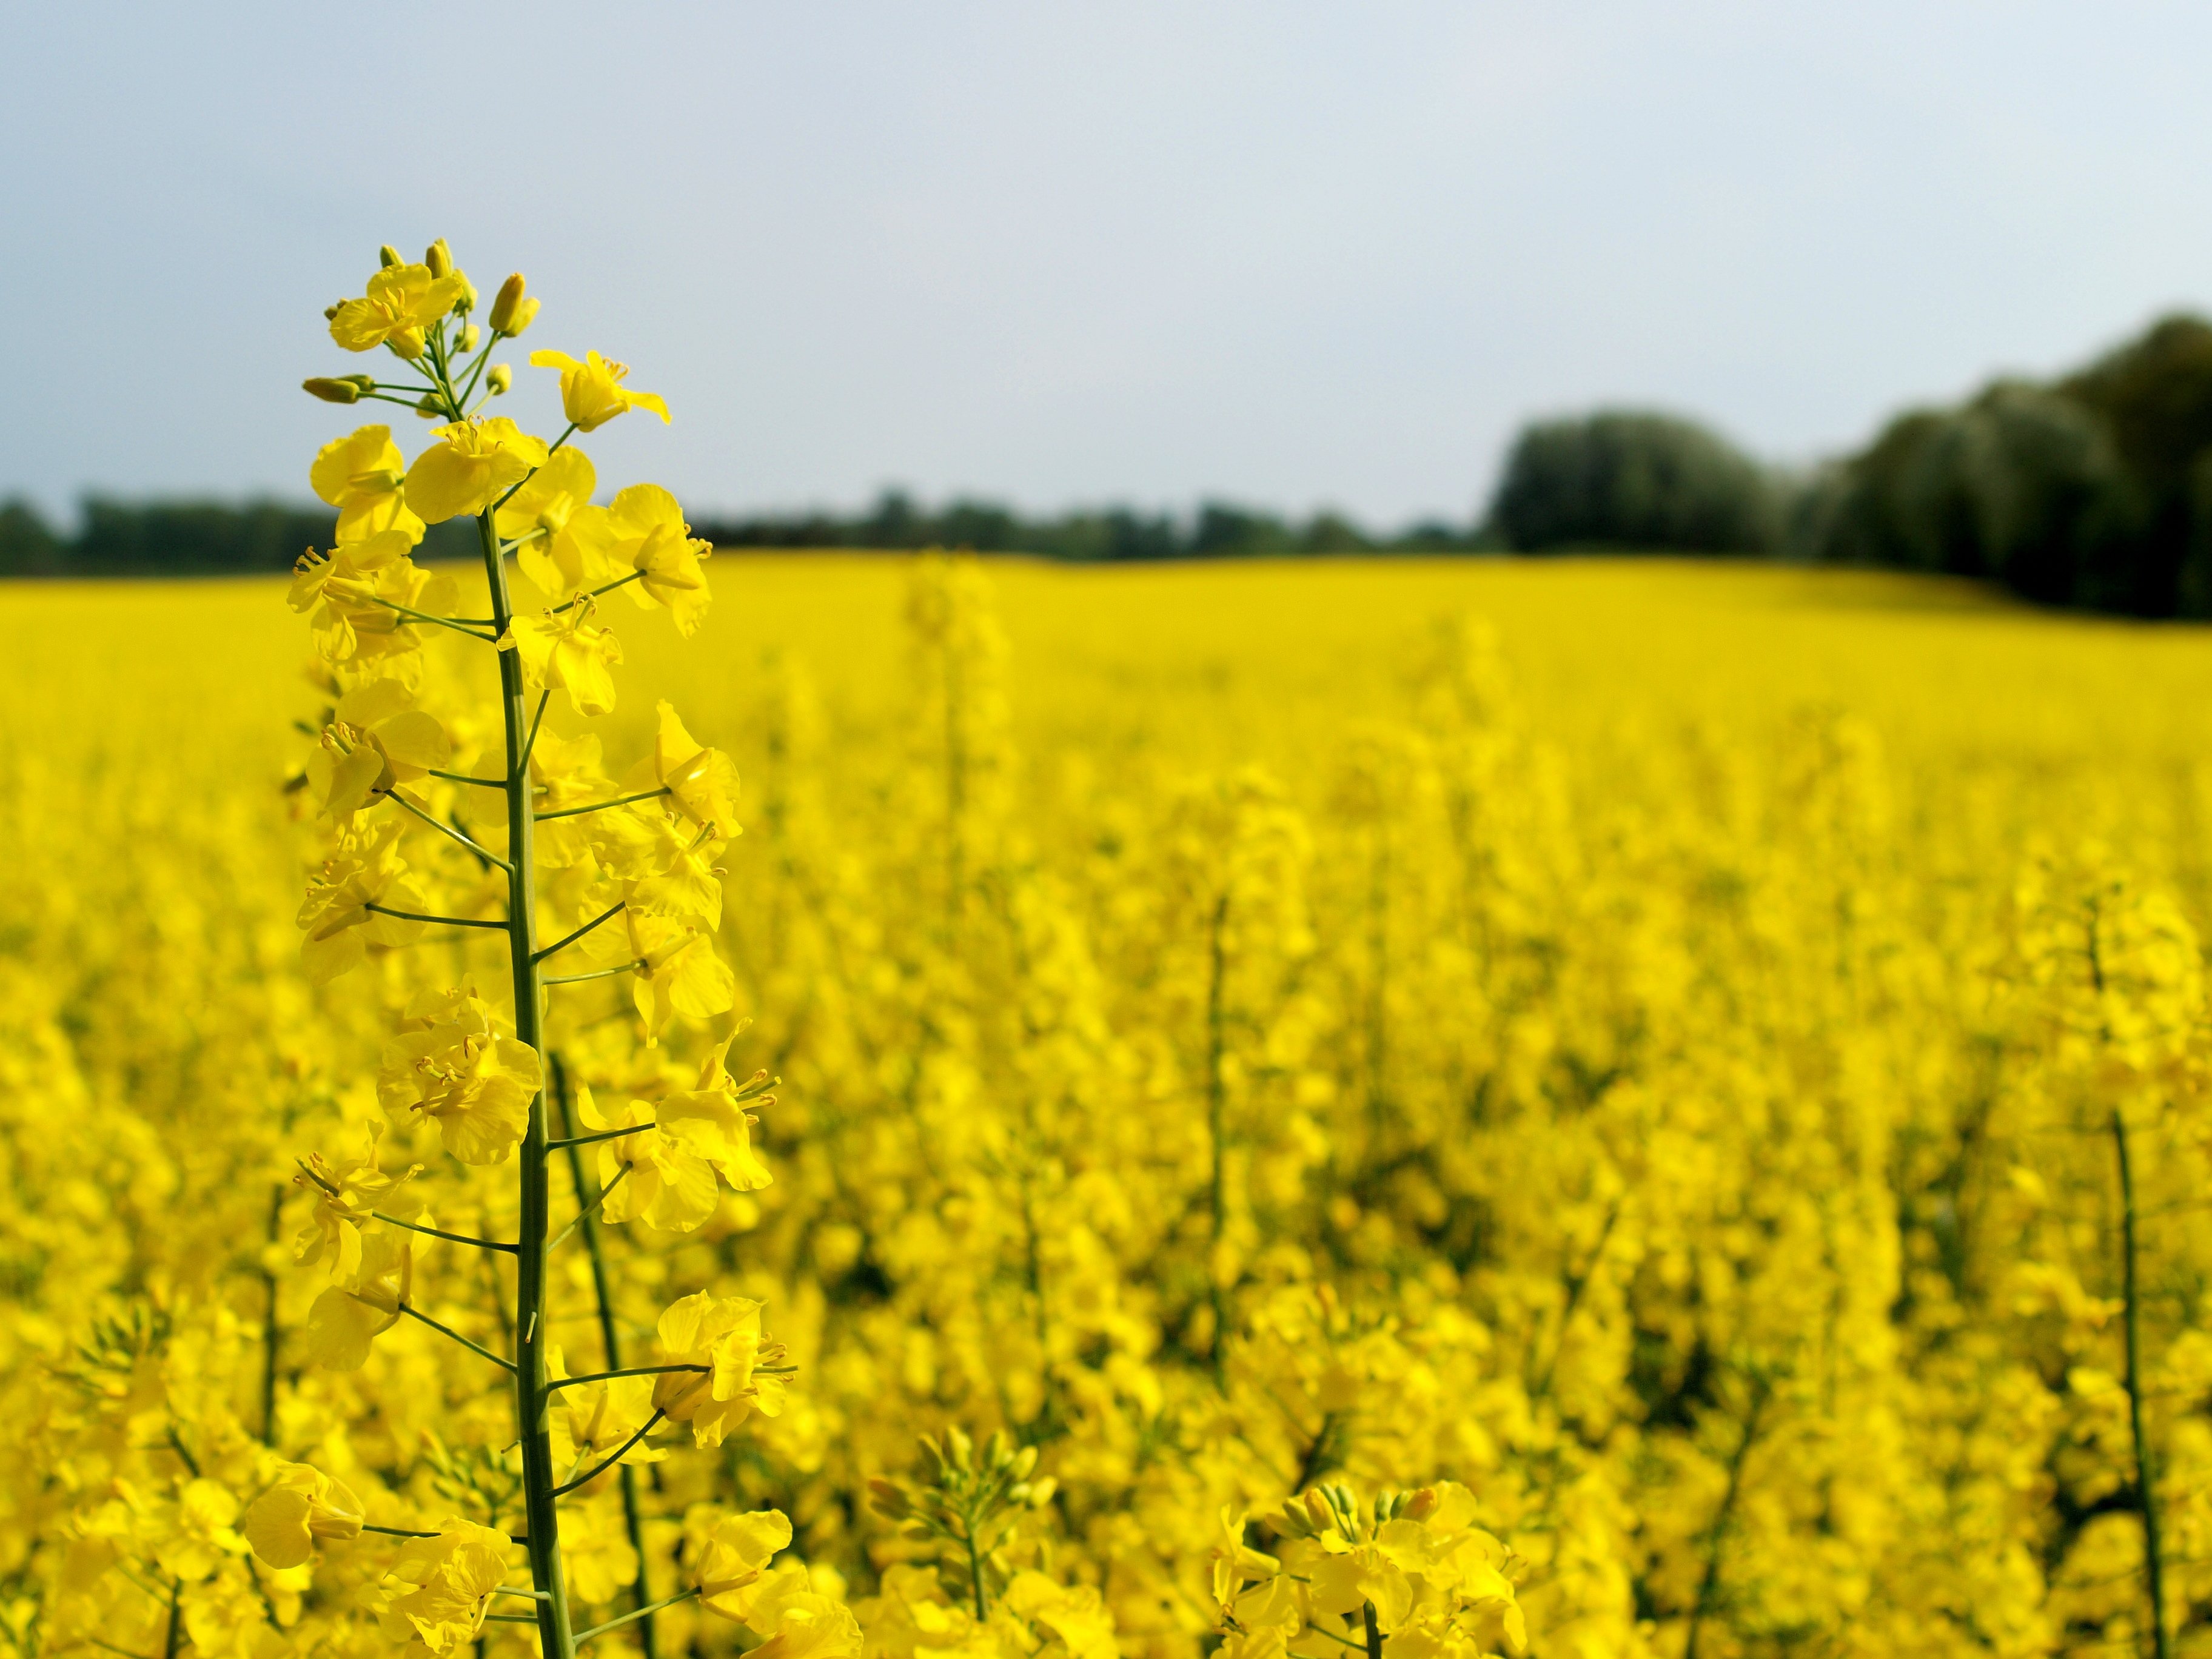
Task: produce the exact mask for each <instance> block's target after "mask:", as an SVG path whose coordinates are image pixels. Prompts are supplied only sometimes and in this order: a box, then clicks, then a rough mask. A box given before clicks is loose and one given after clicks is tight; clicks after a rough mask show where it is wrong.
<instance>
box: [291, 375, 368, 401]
mask: <svg viewBox="0 0 2212 1659" xmlns="http://www.w3.org/2000/svg"><path fill="white" fill-rule="evenodd" d="M300 390H301V391H302V392H306V393H307V395H308V396H309V397H310V398H321V399H322V400H323V401H324V402H325V403H326V404H357V403H359V402H360V401H361V388H360V387H359V386H356V385H355V384H354V383H353V381H351V380H326V379H325V378H324V377H323V376H321V375H319V374H318V375H316V376H315V377H314V378H313V380H302V381H301V382H300Z"/></svg>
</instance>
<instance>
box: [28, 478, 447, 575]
mask: <svg viewBox="0 0 2212 1659" xmlns="http://www.w3.org/2000/svg"><path fill="white" fill-rule="evenodd" d="M331 523H332V514H331V510H330V508H328V507H312V506H311V507H299V506H295V505H293V504H291V503H289V502H282V501H248V502H246V504H245V505H244V506H242V507H235V506H230V505H228V504H225V503H223V502H219V501H110V500H107V499H106V498H105V497H102V496H98V495H94V496H92V497H90V498H88V500H87V501H85V502H84V503H83V505H82V508H81V510H80V515H79V522H78V526H77V528H76V532H74V533H73V534H64V533H63V532H58V531H57V530H56V529H55V528H54V527H53V526H52V525H50V524H48V523H47V522H46V520H45V519H43V518H42V517H40V514H39V513H37V512H36V511H35V510H34V509H33V507H30V506H29V505H28V504H27V503H25V502H23V501H5V502H0V576H149V575H179V574H191V575H207V576H223V575H249V574H265V573H267V572H269V571H272V570H289V569H290V568H292V562H293V561H294V560H295V559H297V558H298V557H299V556H300V555H301V553H303V552H304V551H306V550H307V549H308V548H310V547H327V546H328V545H329V544H330V539H331ZM423 544H424V546H425V547H426V549H427V550H428V552H429V554H430V556H432V557H449V558H463V557H466V556H469V555H470V554H471V553H473V552H474V551H475V550H476V546H477V540H476V530H475V527H474V526H473V525H472V524H465V523H460V522H459V521H456V522H455V523H453V524H441V525H436V526H432V528H431V530H430V532H429V533H428V535H427V536H425V537H424V538H423Z"/></svg>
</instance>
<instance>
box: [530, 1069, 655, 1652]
mask: <svg viewBox="0 0 2212 1659" xmlns="http://www.w3.org/2000/svg"><path fill="white" fill-rule="evenodd" d="M552 1067H553V1100H554V1103H555V1104H556V1106H557V1107H558V1108H559V1109H560V1113H561V1133H562V1136H563V1137H564V1138H565V1139H567V1141H568V1147H567V1150H568V1180H569V1183H570V1185H571V1186H573V1187H574V1189H575V1194H576V1218H575V1220H574V1221H572V1222H570V1223H569V1224H568V1225H569V1226H570V1227H571V1228H577V1227H580V1228H581V1229H582V1230H583V1234H584V1252H585V1254H586V1255H588V1256H589V1257H590V1258H591V1261H592V1293H593V1300H594V1301H595V1302H596V1303H597V1304H598V1307H599V1347H600V1351H601V1352H602V1353H604V1354H605V1357H606V1362H607V1364H608V1365H609V1366H610V1367H620V1366H621V1364H622V1343H621V1341H620V1340H619V1339H618V1337H617V1334H616V1331H615V1303H614V1292H613V1290H612V1288H611V1286H610V1285H609V1283H608V1277H607V1256H606V1251H605V1248H604V1247H603V1246H602V1245H601V1243H600V1242H599V1219H598V1217H597V1214H596V1212H597V1211H598V1209H599V1200H602V1199H603V1198H605V1196H606V1194H605V1193H596V1192H595V1193H593V1194H592V1195H591V1197H590V1198H588V1199H586V1197H585V1195H584V1193H585V1188H586V1186H587V1185H588V1184H589V1183H587V1182H586V1180H585V1178H584V1155H583V1153H582V1152H580V1150H578V1147H577V1146H576V1142H575V1140H574V1135H575V1133H576V1124H575V1118H574V1114H573V1113H571V1112H570V1110H569V1109H568V1065H567V1063H566V1062H565V1061H564V1060H562V1058H561V1056H560V1055H559V1054H555V1055H553V1056H552ZM628 1174H629V1170H628V1169H627V1168H625V1169H624V1170H623V1175H628ZM620 1178H621V1177H620V1176H617V1180H619V1179H620ZM562 1237H567V1235H566V1234H565V1233H564V1234H563V1235H562ZM629 1374H630V1373H627V1372H624V1371H623V1370H619V1369H611V1370H608V1371H607V1373H606V1375H607V1376H610V1377H613V1376H625V1375H629ZM556 1386H557V1385H556ZM621 1479H622V1499H623V1526H624V1528H626V1529H627V1530H628V1532H629V1547H630V1549H631V1550H632V1551H633V1552H634V1553H635V1554H636V1556H637V1582H636V1583H635V1585H633V1586H632V1587H631V1594H632V1595H635V1597H636V1600H637V1606H638V1611H637V1612H636V1613H635V1614H633V1615H631V1616H632V1617H635V1618H637V1619H640V1620H643V1621H644V1622H643V1623H641V1625H639V1626H638V1630H637V1638H638V1645H639V1647H640V1649H641V1650H642V1655H643V1659H659V1647H658V1644H657V1643H656V1640H655V1638H654V1636H653V1618H652V1614H653V1607H652V1606H651V1605H650V1603H651V1601H652V1597H653V1585H652V1583H651V1577H650V1569H649V1568H648V1567H647V1558H646V1553H645V1516H644V1514H643V1512H642V1511H641V1510H640V1509H639V1507H638V1501H637V1470H636V1469H635V1468H633V1467H632V1466H631V1465H629V1464H628V1463H625V1464H623V1466H622V1468H621ZM601 1628H605V1626H602V1627H601ZM592 1633H593V1634H596V1633H597V1632H592ZM578 1639H579V1640H580V1639H581V1638H578Z"/></svg>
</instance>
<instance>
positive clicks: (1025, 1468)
mask: <svg viewBox="0 0 2212 1659" xmlns="http://www.w3.org/2000/svg"><path fill="white" fill-rule="evenodd" d="M1036 1465H1037V1449H1036V1447H1035V1446H1024V1447H1023V1448H1022V1449H1021V1450H1019V1451H1018V1452H1016V1453H1015V1454H1014V1461H1013V1462H1012V1466H1011V1467H1012V1469H1013V1472H1014V1479H1015V1480H1028V1479H1029V1478H1030V1470H1031V1469H1033V1468H1036Z"/></svg>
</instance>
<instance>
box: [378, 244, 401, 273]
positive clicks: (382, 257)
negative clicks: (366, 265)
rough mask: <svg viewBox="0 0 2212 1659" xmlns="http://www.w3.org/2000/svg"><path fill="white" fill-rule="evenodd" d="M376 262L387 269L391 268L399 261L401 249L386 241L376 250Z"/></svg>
mask: <svg viewBox="0 0 2212 1659" xmlns="http://www.w3.org/2000/svg"><path fill="white" fill-rule="evenodd" d="M376 262H377V264H380V265H382V266H383V267H384V268H385V269H386V270H391V269H392V266H394V265H396V264H398V263H399V250H398V248H396V247H394V246H392V244H391V243H389V242H386V244H385V245H384V246H382V247H380V248H379V249H377V250H376Z"/></svg>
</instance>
